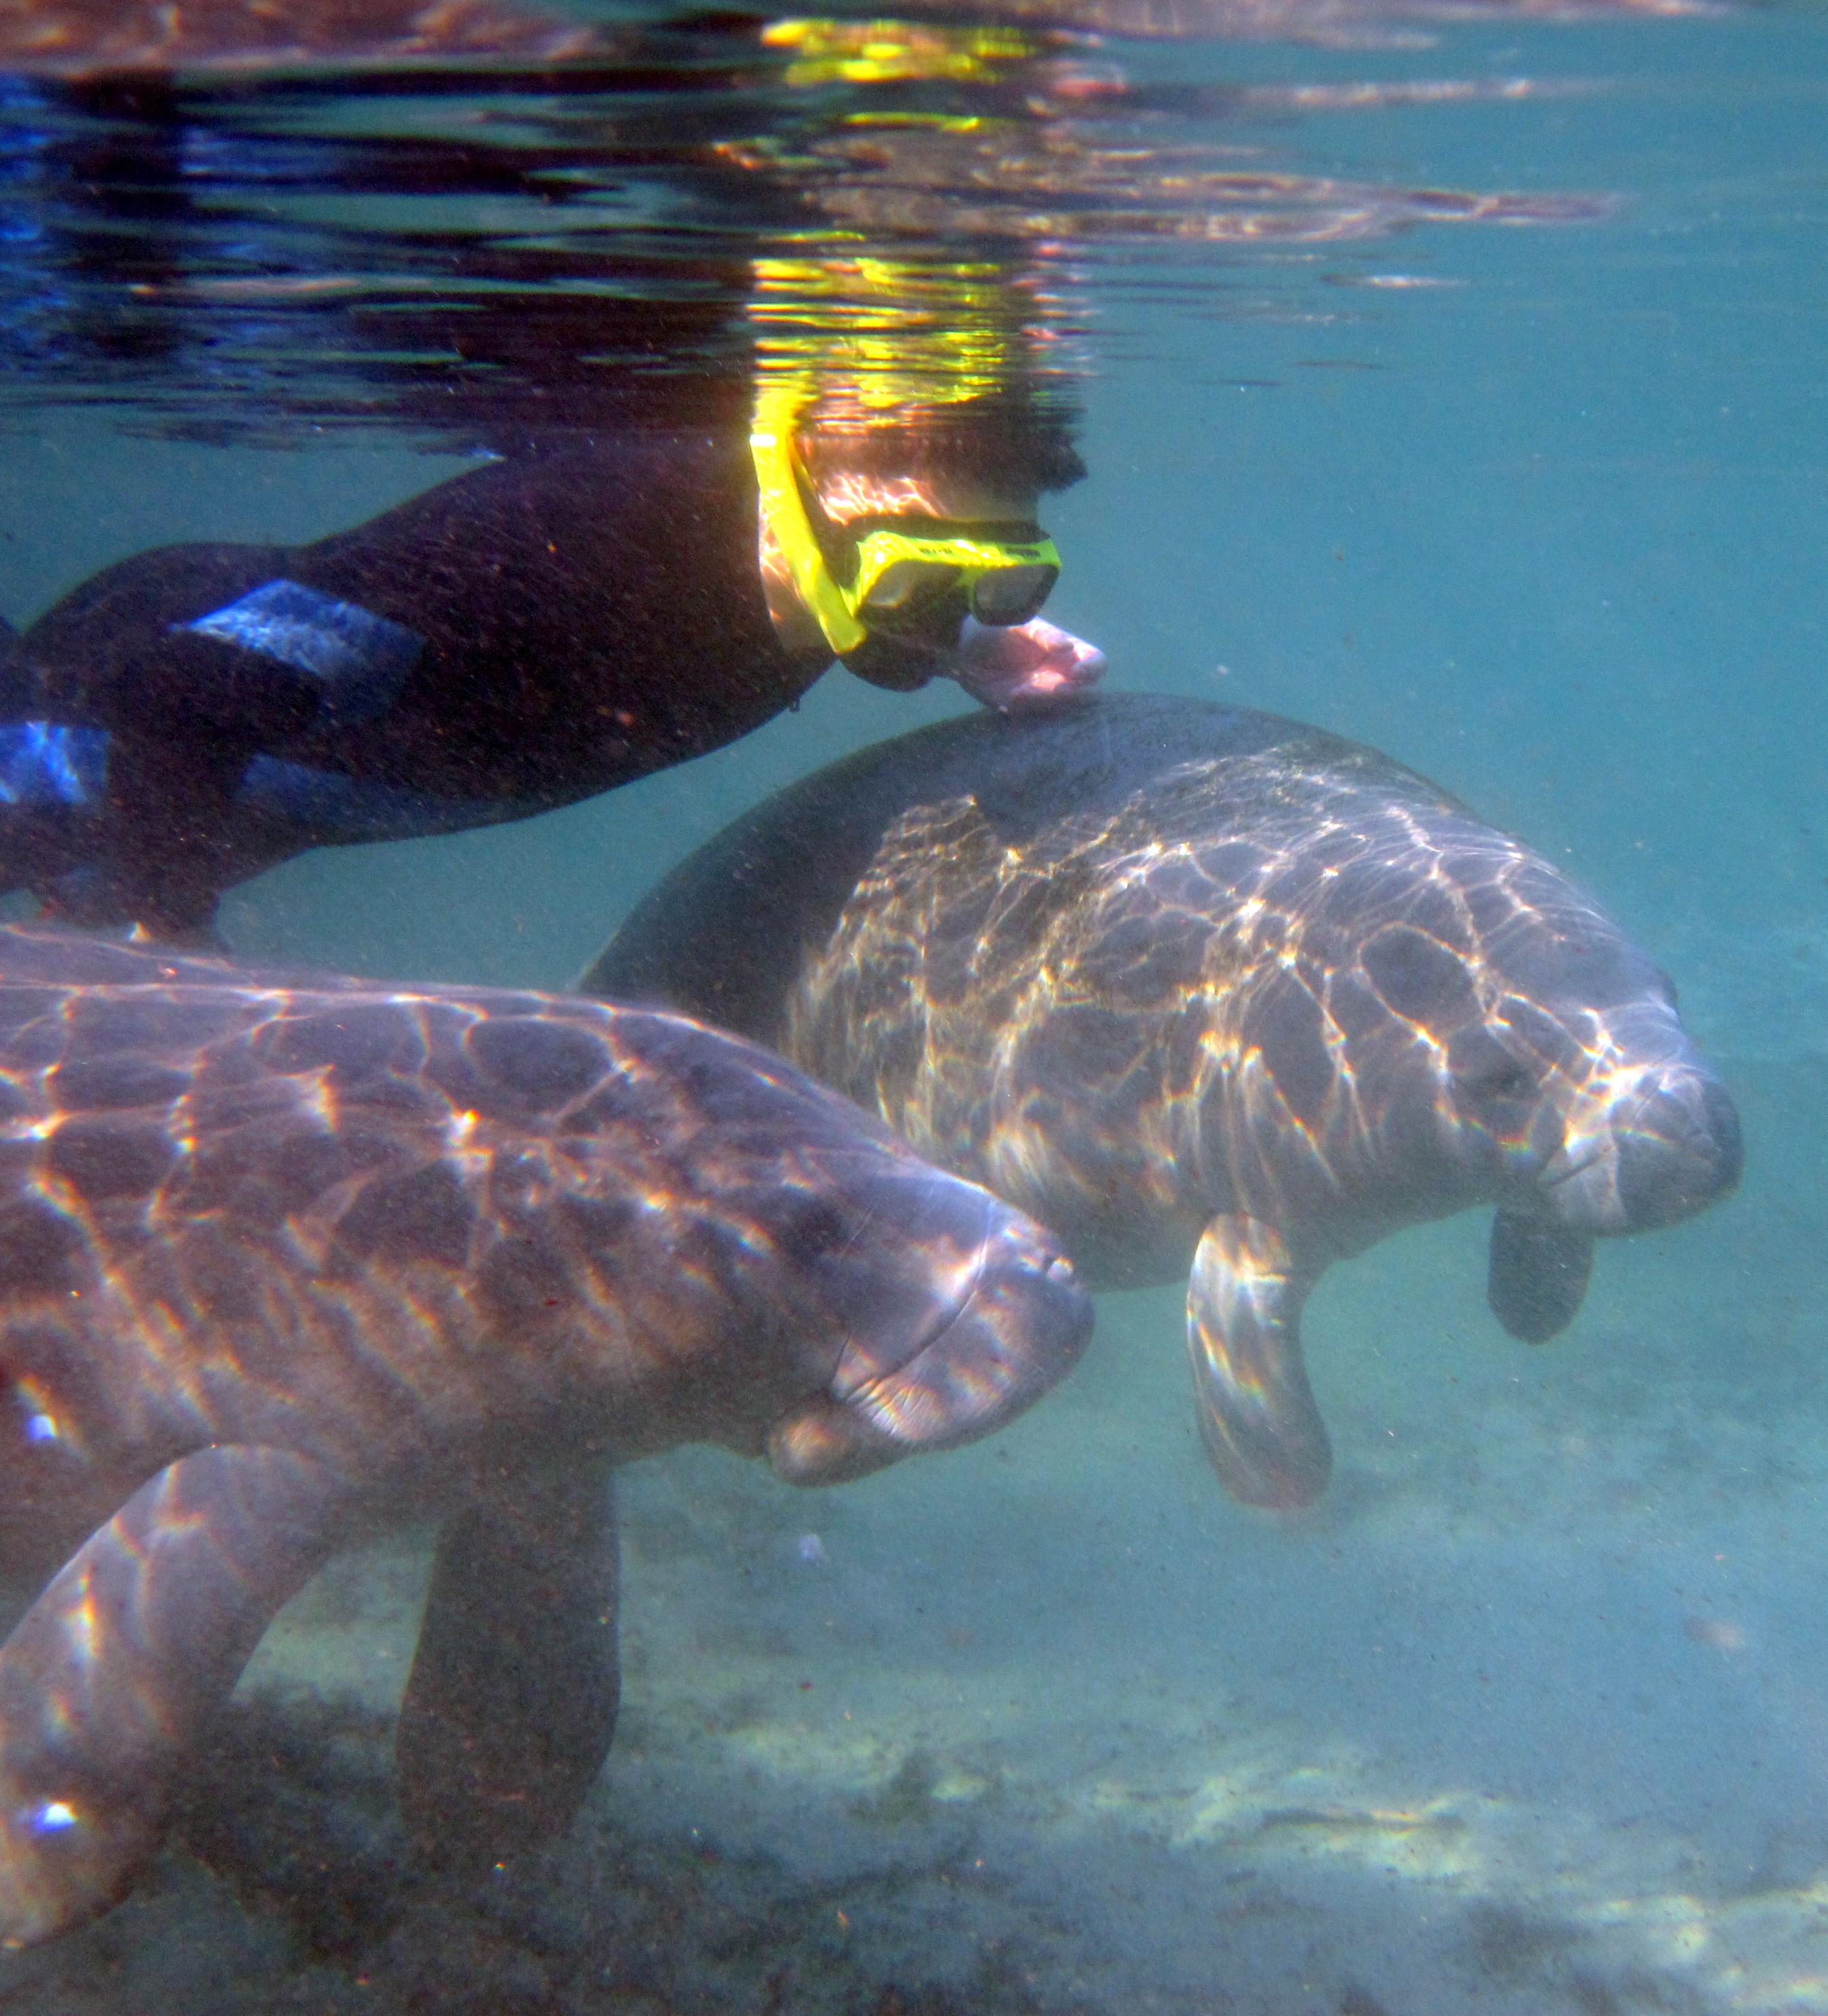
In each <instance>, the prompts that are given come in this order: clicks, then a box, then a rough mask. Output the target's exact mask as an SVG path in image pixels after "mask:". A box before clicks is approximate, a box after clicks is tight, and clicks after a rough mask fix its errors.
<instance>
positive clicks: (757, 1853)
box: [0, 1064, 1828, 2016]
mask: <svg viewBox="0 0 1828 2016" xmlns="http://www.w3.org/2000/svg"><path fill="white" fill-rule="evenodd" d="M1730 1075H1732V1077H1733V1078H1734V1082H1735V1085H1736V1089H1737V1091H1738V1092H1739V1093H1740V1096H1741V1098H1742V1102H1743V1107H1744V1110H1745V1112H1746V1115H1747V1123H1748V1136H1749V1139H1750V1144H1751V1162H1750V1170H1751V1173H1750V1175H1749V1177H1748V1180H1747V1185H1746V1187H1745V1190H1743V1193H1741V1195H1740V1197H1738V1198H1736V1200H1734V1201H1732V1203H1731V1204H1729V1205H1728V1206H1726V1207H1725V1208H1722V1209H1721V1210H1719V1211H1716V1212H1714V1213H1713V1214H1712V1215H1710V1216H1709V1217H1708V1218H1707V1219H1704V1220H1703V1221H1701V1222H1699V1223H1697V1224H1696V1225H1693V1226H1688V1227H1685V1228H1682V1229H1680V1230H1678V1231H1676V1232H1674V1233H1668V1234H1664V1235H1660V1236H1659V1237H1655V1238H1652V1239H1646V1240H1639V1241H1636V1242H1633V1243H1631V1244H1628V1245H1623V1246H1621V1247H1616V1248H1613V1249H1610V1250H1608V1251H1606V1252H1605V1253H1604V1254H1603V1255H1602V1258H1601V1264H1600V1266H1599V1269H1598V1273H1597V1276H1596V1280H1595V1288H1594V1291H1593V1294H1592V1298H1591V1299H1590V1301H1589V1303H1588V1308H1587V1309H1586V1310H1585V1312H1584V1313H1583V1315H1582V1316H1581V1319H1580V1320H1579V1322H1578V1323H1577V1326H1576V1327H1575V1328H1574V1330H1573V1331H1572V1332H1570V1334H1569V1335H1568V1336H1567V1337H1565V1338H1564V1339H1563V1340H1561V1341H1559V1342H1558V1343H1557V1344H1556V1345H1551V1346H1549V1347H1547V1348H1545V1349H1543V1350H1541V1351H1537V1352H1530V1351H1527V1350H1525V1349H1524V1348H1523V1347H1521V1346H1519V1345H1513V1344H1511V1343H1509V1341H1507V1340H1505V1338H1503V1337H1502V1334H1500V1333H1499V1332H1498V1329H1497V1327H1496V1325H1495V1323H1494V1322H1493V1321H1492V1319H1491V1317H1490V1316H1489V1315H1488V1313H1487V1312H1486V1310H1485V1309H1484V1303H1483V1299H1482V1296H1483V1262H1484V1254H1483V1242H1484V1225H1483V1223H1482V1222H1478V1221H1476V1220H1474V1219H1471V1218H1469V1219H1464V1220H1460V1221H1456V1222H1453V1223H1451V1224H1449V1225H1447V1226H1438V1227H1434V1228H1431V1229H1426V1230H1424V1231H1419V1232H1417V1233H1412V1234H1411V1235H1409V1236H1408V1237H1405V1238H1404V1239H1401V1240H1397V1241H1393V1242H1391V1243H1390V1244H1389V1245H1388V1246H1386V1247H1384V1248H1383V1249H1381V1250H1380V1251H1378V1252H1376V1253H1374V1254H1372V1255H1368V1256H1366V1258H1364V1259H1363V1260H1361V1261H1360V1262H1357V1264H1356V1265H1354V1266H1352V1267H1350V1268H1349V1269H1339V1270H1338V1271H1337V1272H1336V1273H1335V1274H1334V1275H1333V1276H1331V1277H1329V1280H1327V1282H1326V1283H1324V1284H1323V1286H1322V1288H1321V1291H1320V1292H1319V1294H1318V1295H1317V1296H1316V1298H1315V1300H1314V1303H1313V1305H1311V1312H1310V1315H1309V1317H1308V1322H1307V1331H1308V1337H1309V1346H1310V1358H1311V1364H1312V1367H1313V1371H1314V1383H1315V1386H1316V1388H1317V1391H1318V1394H1319V1397H1320V1399H1321V1406H1322V1409H1323V1411H1324V1412H1325V1413H1326V1415H1327V1417H1328V1418H1329V1423H1330V1425H1331V1427H1332V1433H1333V1438H1334V1442H1335V1447H1336V1456H1337V1467H1336V1478H1335V1482H1334V1485H1333V1488H1332V1491H1331V1492H1330V1493H1329V1496H1328V1498H1327V1499H1326V1501H1325V1503H1324V1505H1323V1506H1322V1507H1321V1508H1320V1509H1319V1510H1317V1511H1316V1512H1314V1513H1313V1514H1307V1515H1304V1516H1303V1517H1299V1518H1295V1519H1288V1520H1278V1519H1274V1518H1269V1517H1264V1516H1261V1515H1255V1514H1248V1513H1246V1512H1243V1511H1242V1510H1238V1508H1236V1507H1233V1506H1231V1504H1229V1503H1228V1502H1227V1501H1226V1500H1225V1499H1224V1496H1223V1495H1222V1493H1221V1492H1220V1490H1219V1489H1218V1487H1217V1484H1216V1482H1215V1481H1214V1480H1213V1478H1212V1477H1211V1476H1210V1474H1209V1472H1208V1471H1207V1469H1206V1465H1205V1462H1204V1459H1203V1456H1202V1454H1201V1452H1200V1450H1199V1443H1198V1439H1197V1437H1196V1435H1195V1432H1194V1429H1193V1425H1192V1409H1191V1404H1190V1402H1189V1399H1188V1394H1187V1392H1186V1390H1185V1373H1184V1366H1183V1362H1182V1355H1181V1303H1180V1296H1179V1294H1177V1293H1176V1292H1172V1291H1162V1292H1159V1293H1151V1294H1138V1295H1132V1296H1120V1297H1112V1298H1107V1299H1106V1300H1105V1301H1104V1303H1103V1304H1102V1305H1101V1310H1100V1330H1099V1338H1098V1343H1097V1344H1096V1345H1095V1346H1094V1352H1093V1355H1092V1357H1091V1360H1090V1361H1089V1362H1088V1363H1087V1366H1086V1367H1085V1368H1084V1370H1083V1371H1082V1372H1081V1373H1080V1374H1079V1375H1077V1376H1076V1378H1075V1379H1074V1380H1073V1381H1071V1382H1069V1386H1068V1388H1066V1389H1065V1390H1064V1391H1062V1392H1061V1393H1060V1394H1058V1395H1055V1397H1054V1398H1053V1399H1051V1400H1050V1401H1049V1402H1047V1404H1045V1405H1044V1406H1042V1407H1040V1409H1037V1411H1036V1412H1035V1413H1033V1414H1031V1415H1030V1416H1029V1417H1027V1418H1026V1419H1025V1420H1022V1422H1020V1423H1019V1424H1017V1425H1016V1426H1015V1428H1014V1429H1012V1430H1011V1431H1009V1432H1008V1433H1006V1434H1004V1435H1002V1436H1001V1437H999V1438H997V1439H996V1440H995V1441H993V1442H990V1443H987V1444H985V1445H980V1446H979V1447H978V1448H975V1449H971V1450H968V1451H964V1452H962V1453H959V1454H957V1455H954V1456H946V1457H943V1458H936V1459H930V1460H927V1461H926V1462H925V1463H911V1464H908V1465H905V1466H903V1467H901V1468H900V1469H899V1470H896V1471H891V1472H889V1473H887V1474H885V1475H883V1476H882V1477H880V1478H874V1479H871V1480H870V1481H867V1482H865V1483H864V1484H860V1485H851V1486H847V1487H845V1488H843V1489H838V1490H835V1491H831V1492H811V1493H808V1492H795V1491H793V1490H791V1489H789V1488H788V1487H787V1486H784V1485H780V1484H778V1483H777V1482H775V1481H773V1479H772V1478H770V1477H769V1476H768V1475H767V1474H766V1473H765V1472H763V1471H761V1470H760V1469H759V1468H757V1467H751V1466H747V1465H745V1464H742V1463H738V1462H737V1461H735V1460H730V1459H727V1458H725V1457H723V1456H717V1455H715V1454H708V1453H700V1452H690V1453H686V1454H684V1455H682V1456H678V1457H676V1458H672V1459H669V1460H665V1461H662V1462H656V1463H651V1464H648V1465H646V1466H644V1467H639V1468H637V1469H636V1470H635V1471H631V1472H630V1473H629V1474H628V1475H627V1477H626V1479H625V1481H624V1485H623V1489H624V1496H625V1502H626V1524H627V1566H626V1593H625V1607H624V1620H625V1663H626V1681H625V1688H624V1709H623V1716H622V1725H621V1728H620V1730H619V1732H618V1740H617V1747H616V1751H615V1756H614V1758H613V1759H612V1761H611V1765H610V1767H609V1768H608V1770H607V1771H606V1772H605V1773H604V1778H603V1780H602V1782H601V1784H600V1786H599V1787H598V1790H597V1795H596V1797H595V1798H594V1801H593V1805H592V1807H591V1809H590V1813H589V1815H588V1816H587V1819H586V1823H584V1824H583V1825H582V1826H581V1827H579V1830H578V1831H577V1834H576V1835H575V1838H573V1839H572V1840H571V1841H570V1842H568V1844H567V1845H566V1846H565V1848H564V1849H563V1850H562V1851H561V1852H557V1853H555V1854H554V1855H553V1856H552V1857H551V1858H550V1861H549V1862H548V1863H545V1864H543V1866H541V1867H539V1868H538V1869H535V1870H528V1871H526V1872H524V1873H522V1874H520V1875H519V1876H517V1877H515V1878H514V1880H512V1881H509V1880H507V1879H505V1878H503V1879H500V1880H499V1881H497V1882H496V1883H495V1884H493V1885H484V1886H482V1887H481V1888H472V1889H471V1890H468V1891H463V1890H461V1889H458V1888H454V1887H451V1886H449V1885H440V1884H438V1883H437V1882H434V1881H431V1880H430V1879H427V1878H424V1877H419V1876H416V1875H414V1874H413V1873H411V1872H410V1871H409V1870H407V1869H406V1865H405V1863H404V1861H403V1859H402V1856H401V1854H400V1850H399V1842H398V1836H397V1834H396V1832H395V1827H394V1822H393V1820H392V1816H391V1805H390V1804H389V1791H388V1780H387V1777H386V1770H387V1763H386V1749H385V1744H386V1740H387V1736H388V1715H389V1714H390V1713H391V1708H392V1705H393V1702H394V1701H395V1697H396V1696H397V1694H398V1688H399V1686H400V1683H401V1681H402V1677H403V1676H404V1673H405V1671H406V1665H407V1662H408V1661H409V1658H410V1652H411V1636H412V1631H413V1622H414V1615H415V1610H416V1604H417V1601H418V1597H419V1589H420V1577H421V1575H422V1572H423V1550H422V1549H420V1548H419V1547H417V1546H414V1545H413V1544H409V1543H395V1544H393V1545H391V1546H389V1547H388V1548H386V1549H384V1550H379V1551H377V1552H374V1553H370V1554H367V1555H366V1556H362V1557H352V1558H350V1559H349V1560H348V1561H344V1562H341V1563H339V1564H337V1566H336V1567H335V1568H334V1569H333V1570H332V1571H330V1573H328V1574H327V1575H325V1576H324V1577H323V1578H322V1579H320V1580H319V1582H318V1583H316V1584H315V1585H314V1586H313V1587H312V1589H309V1590H308V1591H307V1592H306V1593H305V1595H304V1596H303V1597H301V1598H300V1600H298V1602H297V1604H294V1606H293V1607H292V1608H291V1610H290V1611H288V1612H287V1615H286V1616H285V1617H284V1618H282V1620H281V1621H280V1622H279V1625H277V1626H276V1628H275V1629H274V1631H273V1632H272V1633H271V1634H270V1635H269V1639H268V1640H267V1642H266V1643H265V1646H264V1647H262V1649H261V1653H260V1654H259V1655H258V1658H257V1661H256V1663H255V1666H254V1669H252V1670H251V1672H250V1675H249V1676H248V1680H247V1684H246V1686H245V1687H244V1688H243V1704H244V1705H243V1707H242V1708H241V1709H240V1711H239V1712H237V1714H236V1716H235V1717H234V1718H233V1723H232V1724H231V1726H230V1727H229V1730H227V1731H226V1733H225V1743H224V1745H223V1747H222V1749H221V1750H220V1751H218V1754H217V1755H215V1756H214V1757H213V1758H212V1759H209V1760H207V1762H205V1763H203V1764H200V1766H199V1771H198V1775H197V1782H196V1784H195V1786H194V1787H193V1801H192V1806H191V1810H190V1812H189V1816H188V1818H187V1820H186V1823H185V1825H184V1827H183V1830H182V1836H181V1839H180V1841H179V1843H178V1845H175V1847H174V1849H173V1850H172V1852H171V1853H169V1854H168V1856H166V1857H165V1858H164V1861H163V1862H162V1863H160V1866H159V1867H158V1869H157V1871H156V1872H155V1874H154V1875H153V1878H152V1879H151V1880H150V1881H149V1883H148V1884H147V1885H146V1887H145V1888H144V1889H143V1890H142V1892H141V1893H140V1894H139V1895H137V1896H136V1897H135V1899H133V1900H132V1901H131V1902H130V1903H128V1905H126V1906H124V1907H123V1908H122V1909H121V1910H118V1911H117V1912H116V1913H114V1914H113V1915H112V1916H111V1917H109V1918H107V1919H106V1920H105V1921H103V1922H102V1923H101V1924H99V1925H97V1926H95V1927H93V1928H90V1929H89V1930H88V1931H85V1932H82V1933H81V1934H78V1935H74V1936H73V1937H72V1938H70V1939H67V1940H65V1941H63V1942H61V1943H59V1944H58V1945H56V1946H53V1947H51V1948H49V1949H45V1950H42V1951H40V1952H38V1953H32V1954H28V1955H26V1956H23V1957H20V1958H17V1959H14V1960H9V1961H5V1962H4V1963H0V2011H5V2012H12V2011H36V2010H40V2009H41V2010H45V2011H56V2012H58V2016H83V2012H89V2011H108V2012H111V2016H112V2012H122V2011H132V2012H136V2013H137V2012H143V2013H144V2016H165V2012H171V2016H209V2012H214V2011H224V2012H226V2011H254V2010H285V2011H292V2010H297V2011H344V2010H348V2011H358V2010H365V2011H366V2010H384V2011H395V2010H398V2011H427V2012H433V2011H438V2012H442V2011H472V2010H474V2011H478V2012H481V2011H489V2012H496V2011H499V2012H503V2016H546V2012H564V2011H597V2010H602V2011H618V2012H623V2011H627V2012H637V2011H638V2012H641V2016H660V2012H662V2011H719V2012H720V2011H745V2012H754V2016H766V2012H774V2011H816V2012H824V2011H834V2012H842V2016H853V2012H854V2016H961V2012H966V2011H971V2012H978V2011H995V2012H999V2016H1002V2012H1008V2016H1025V2012H1047V2016H1064V2012H1069V2011H1071V2012H1081V2016H1154V2012H1162V2016H1169V2012H1173V2016H1193V2012H1201V2016H1206V2012H1210V2016H1220V2012H1224V2013H1225V2016H1230V2013H1231V2012H1238V2016H1271V2012H1274V2016H1301V2012H1307V2011H1317V2012H1318V2011H1329V2012H1339V2016H1378V2012H1379V2011H1382V2012H1385V2016H1464V2012H1466V2011H1472V2010H1477V2011H1481V2012H1484V2011H1491V2012H1493V2016H1505V2012H1510V2011H1516V2012H1518V2016H1524V2012H1528V2016H1549V2012H1558V2011H1564V2010H1565V2011H1575V2012H1583V2013H1584V2016H1610V2012H1614V2011H1675V2012H1685V2016H1686V2012H1689V2011H1693V2012H1710V2016H1711V2012H1716V2011H1718V2012H1725V2011H1758V2012H1772V2016H1776V2012H1779V2011H1783V2012H1791V2011H1794V2012H1803V2011H1828V1802H1825V1801H1824V1797H1823V1794H1824V1789H1825V1787H1824V1780H1825V1777H1828V1622H1825V1618H1828V1611H1825V1607H1824V1605H1823V1601H1822V1600H1821V1597H1822V1588H1821V1584H1822V1582H1823V1572H1822V1564H1823V1544H1822V1537H1821V1536H1822V1535H1823V1531H1824V1528H1825V1526H1828V1389H1825V1388H1824V1384H1823V1376H1822V1365H1821V1356H1822V1354H1821V1351H1820V1345H1821V1342H1822V1336H1823V1316H1822V1299H1823V1270H1824V1268H1825V1266H1828V1240H1824V1238H1823V1230H1824V1228H1823V1223H1822V1219H1823V1197H1824V1195H1825V1194H1828V1188H1825V1186H1824V1184H1823V1174H1824V1172H1823V1166H1822V1165H1823V1161H1824V1159H1825V1157H1824V1154H1823V1150H1822V1148H1821V1147H1819V1145H1818V1143H1819V1142H1820V1141H1821V1140H1822V1139H1823V1138H1824V1129H1823V1127H1822V1126H1821V1125H1820V1122H1821V1121H1822V1119H1823V1117H1824V1116H1825V1114H1828V1096H1825V1095H1828V1072H1824V1071H1823V1070H1821V1069H1820V1068H1819V1067H1796V1066H1790V1067H1779V1066H1777V1065H1772V1064H1761V1065H1747V1066H1745V1067H1742V1068H1741V1070H1740V1071H1737V1072H1735V1073H1732V1074H1730ZM276 1700H277V1702H278V1705H274V1704H275V1701H276Z"/></svg>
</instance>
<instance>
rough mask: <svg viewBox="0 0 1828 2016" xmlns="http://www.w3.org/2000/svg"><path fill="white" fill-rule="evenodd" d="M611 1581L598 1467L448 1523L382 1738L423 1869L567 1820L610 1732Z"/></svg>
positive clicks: (617, 1678)
mask: <svg viewBox="0 0 1828 2016" xmlns="http://www.w3.org/2000/svg"><path fill="white" fill-rule="evenodd" d="M616 1582H617V1543H616V1518H615V1490H614V1486H613V1485H612V1483H611V1479H610V1477H609V1475H608V1472H607V1471H604V1470H603V1469H601V1468H600V1467H590V1468H588V1469H586V1470H583V1471H570V1472H568V1473H567V1474H564V1475H559V1476H546V1477H539V1478H530V1479H527V1480H524V1481H520V1482H517V1484H516V1485H515V1487H514V1496H513V1498H512V1499H511V1500H510V1499H496V1500H492V1501H491V1502H490V1503H488V1504H486V1505H481V1506H476V1507H471V1508H469V1509H468V1510H465V1511H463V1512H460V1513H458V1514H456V1516H455V1517H453V1518H452V1519H451V1520H450V1521H449V1523H448V1524H447V1525H446V1526H445V1530H444V1532H442V1535H440V1536H439V1539H438V1556H437V1559H436V1561H434V1564H433V1567H432V1571H431V1588H430V1589H429V1591H428V1592H427V1596H426V1600H425V1615H424V1621H423V1622H421V1624H420V1627H419V1649H418V1651H417V1653H416V1654H415V1656H414V1658H413V1672H412V1674H411V1676H410V1677H409V1679H408V1680H407V1683H406V1699H405V1701H403V1702H402V1705H401V1709H400V1722H399V1727H398V1731H397V1732H396V1733H395V1738H394V1755H395V1762H396V1764H397V1766H398V1772H399V1780H400V1806H401V1810H402V1813H403V1814H404V1816H405V1817H406V1827H407V1831H408V1832H409V1834H411V1836H412V1838H413V1841H414V1843H415V1845H416V1847H417V1848H418V1849H419V1850H420V1852H421V1854H423V1855H424V1856H427V1858H428V1859H431V1860H434V1861H438V1862H443V1863H452V1864H455V1865H456V1866H459V1867H485V1866H487V1865H488V1864H489V1863H494V1862H498V1861H503V1860H505V1859H507V1858H508V1857H510V1856H514V1855H517V1854H519V1853H521V1852H525V1850H526V1849H529V1848H531V1847H533V1846H535V1845H537V1844H538V1843H539V1842H540V1841H545V1840H547V1839H550V1838H551V1837H553V1836H554V1835H556V1834H561V1833H562V1832H563V1831H564V1829H565V1828H566V1827H568V1826H569V1825H570V1824H571V1820H573V1818H574V1817H575V1815H576V1813H577V1811H578V1809H579V1806H581V1805H582V1804H583V1802H584V1799H585V1797H586V1795H587V1794H588V1793H589V1791H590V1787H591V1786H592V1785H593V1784H594V1783H595V1782H596V1779H597V1773H598V1772H599V1771H600V1769H602V1767H603V1760H604V1758H606V1757H607V1756H608V1755H609V1746H610V1741H611V1737H613V1736H614V1734H615V1716H616V1707H617V1703H618V1698H619V1694H620V1690H621V1674H620V1669H619V1666H618V1661H617V1654H616Z"/></svg>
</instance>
